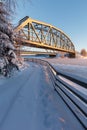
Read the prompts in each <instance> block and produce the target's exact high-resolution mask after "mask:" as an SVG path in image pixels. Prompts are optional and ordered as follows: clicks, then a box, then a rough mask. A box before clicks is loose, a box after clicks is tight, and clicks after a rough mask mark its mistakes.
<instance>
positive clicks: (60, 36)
mask: <svg viewBox="0 0 87 130" xmlns="http://www.w3.org/2000/svg"><path fill="white" fill-rule="evenodd" d="M14 32H15V33H16V43H17V44H19V43H20V44H21V45H23V46H31V47H37V48H44V49H50V50H54V51H62V52H67V53H69V54H70V55H71V57H75V47H74V44H73V43H72V41H71V40H70V38H69V37H68V36H67V35H66V34H65V33H64V32H63V31H61V30H60V29H58V28H56V27H54V26H52V25H50V24H46V23H44V22H40V21H37V20H34V19H31V18H29V17H28V16H26V17H24V18H23V19H22V20H20V21H19V25H18V26H17V27H16V28H15V29H14ZM19 41H20V42H19Z"/></svg>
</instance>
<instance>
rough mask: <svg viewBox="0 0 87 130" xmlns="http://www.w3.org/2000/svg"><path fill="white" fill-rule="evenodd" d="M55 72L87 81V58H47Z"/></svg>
mask: <svg viewBox="0 0 87 130" xmlns="http://www.w3.org/2000/svg"><path fill="white" fill-rule="evenodd" d="M45 60H46V61H48V62H50V63H51V64H52V65H53V66H54V67H55V68H56V69H57V70H59V71H63V72H67V73H69V74H74V75H76V76H79V77H81V78H84V79H85V80H87V58H75V59H74V58H73V59H72V58H53V59H51V58H48V59H45Z"/></svg>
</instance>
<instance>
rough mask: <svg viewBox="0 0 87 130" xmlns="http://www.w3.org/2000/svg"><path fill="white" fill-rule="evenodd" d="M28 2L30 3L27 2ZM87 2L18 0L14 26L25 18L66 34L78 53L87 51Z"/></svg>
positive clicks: (74, 0)
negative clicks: (82, 50) (43, 23)
mask: <svg viewBox="0 0 87 130" xmlns="http://www.w3.org/2000/svg"><path fill="white" fill-rule="evenodd" d="M27 1H28V2H27ZM86 13H87V0H25V2H24V0H18V6H17V8H16V14H15V17H14V20H13V23H14V24H17V22H18V21H19V20H20V19H22V18H23V17H25V16H29V17H31V18H33V19H36V20H39V21H42V22H45V23H48V24H51V25H53V26H55V27H57V28H59V29H61V30H62V31H63V32H64V33H66V34H67V35H68V36H69V38H70V39H71V41H72V42H73V43H74V45H75V48H76V50H77V51H81V49H83V48H84V49H86V50H87V14H86Z"/></svg>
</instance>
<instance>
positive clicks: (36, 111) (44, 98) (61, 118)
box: [0, 63, 83, 130]
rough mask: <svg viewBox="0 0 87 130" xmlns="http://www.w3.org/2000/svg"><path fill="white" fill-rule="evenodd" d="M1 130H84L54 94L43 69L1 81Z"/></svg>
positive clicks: (34, 66) (31, 66)
mask: <svg viewBox="0 0 87 130" xmlns="http://www.w3.org/2000/svg"><path fill="white" fill-rule="evenodd" d="M0 82H1V83H0V130H83V127H82V126H81V124H80V123H79V122H78V120H77V119H76V118H75V117H74V115H73V113H72V112H71V111H70V110H69V108H68V107H67V106H66V105H65V103H64V102H63V101H62V99H61V98H60V96H59V95H58V94H57V93H56V92H55V91H54V88H53V86H52V83H51V80H50V77H49V75H48V72H47V68H46V67H42V66H40V65H37V64H33V63H29V67H27V68H26V69H24V70H22V71H20V72H18V73H16V75H14V76H12V77H10V78H8V79H6V78H1V79H0Z"/></svg>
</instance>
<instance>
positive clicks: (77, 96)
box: [25, 58, 87, 129]
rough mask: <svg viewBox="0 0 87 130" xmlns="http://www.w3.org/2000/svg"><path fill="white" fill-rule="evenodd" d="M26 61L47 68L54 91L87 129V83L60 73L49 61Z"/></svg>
mask: <svg viewBox="0 0 87 130" xmlns="http://www.w3.org/2000/svg"><path fill="white" fill-rule="evenodd" d="M25 60H26V61H29V62H35V63H37V64H41V65H44V66H47V69H48V72H49V75H50V78H51V81H52V83H53V86H54V89H55V90H56V92H57V93H58V94H59V95H60V96H61V98H62V99H63V100H64V102H65V103H66V104H67V106H68V107H69V109H70V110H71V111H72V112H73V113H74V115H75V116H76V117H77V119H78V120H79V121H80V123H81V124H82V125H83V127H84V128H86V129H87V93H86V92H87V83H86V82H83V81H81V80H79V79H76V78H74V77H70V76H67V75H65V74H63V73H60V72H58V71H57V70H56V69H55V68H54V67H53V66H52V65H51V64H50V63H49V62H47V61H44V60H41V59H33V58H31V59H27V58H26V59H25Z"/></svg>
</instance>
